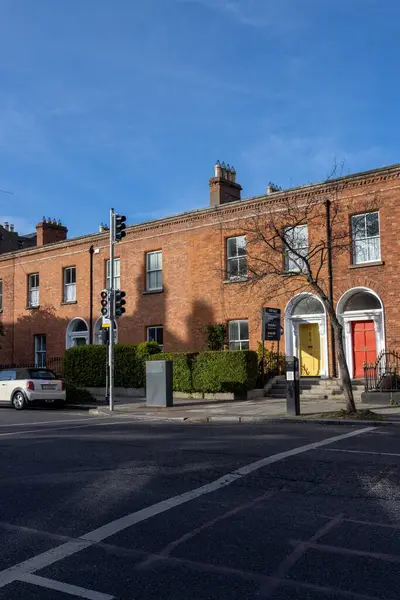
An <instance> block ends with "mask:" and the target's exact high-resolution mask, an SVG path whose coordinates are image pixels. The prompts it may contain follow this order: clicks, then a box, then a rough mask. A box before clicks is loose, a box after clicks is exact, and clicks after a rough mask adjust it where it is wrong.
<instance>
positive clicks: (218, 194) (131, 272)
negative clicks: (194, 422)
mask: <svg viewBox="0 0 400 600" xmlns="http://www.w3.org/2000/svg"><path fill="white" fill-rule="evenodd" d="M232 173H233V171H232ZM228 179H229V178H228ZM399 184H400V166H399V165H396V166H392V167H387V168H384V169H376V170H374V171H370V172H367V173H361V174H356V175H351V176H348V177H343V178H341V179H339V180H336V181H335V182H331V183H328V184H315V185H310V186H303V187H301V188H296V189H292V190H286V191H277V192H273V193H272V194H265V195H263V196H259V197H256V198H250V199H247V200H239V199H238V195H239V197H240V189H241V188H240V186H239V185H238V184H237V183H236V181H235V179H234V177H233V175H232V177H231V180H230V181H229V180H228V181H227V180H226V178H224V177H223V176H222V177H221V173H220V172H217V171H216V177H214V178H212V179H211V180H210V190H211V207H210V208H206V209H202V210H198V211H193V212H189V213H184V214H182V215H178V216H174V217H170V218H166V219H162V220H159V221H153V222H150V223H144V224H140V225H135V226H132V227H128V228H127V230H126V232H127V235H126V237H125V238H124V239H123V240H122V241H121V242H120V243H119V244H117V245H116V256H117V257H118V258H120V278H121V286H120V287H121V289H123V290H125V291H126V301H127V303H126V314H125V315H124V316H123V317H122V318H120V319H119V321H118V340H119V341H120V342H126V343H128V342H133V343H135V342H141V341H144V340H145V339H146V328H147V327H148V326H151V325H162V326H163V328H164V349H165V350H166V351H172V350H199V349H201V348H203V347H204V345H205V326H206V325H208V324H211V323H220V322H227V321H230V320H234V319H247V320H248V323H249V341H250V347H251V348H254V349H255V348H256V347H257V342H258V341H259V340H260V338H261V327H260V311H261V307H262V306H268V305H269V306H278V307H280V308H281V310H282V324H284V325H285V335H286V336H288V335H289V332H288V330H287V327H288V323H289V321H288V320H287V319H285V309H286V307H287V304H288V302H290V300H291V297H290V296H291V295H290V293H286V294H282V295H280V296H278V297H276V298H268V297H266V295H265V294H266V292H265V285H264V284H263V282H260V283H259V284H256V285H255V286H248V285H245V284H243V283H236V282H228V281H226V239H227V237H230V236H231V235H240V234H241V233H242V231H241V223H243V222H244V221H245V220H246V219H247V218H248V217H249V216H250V215H251V214H253V213H254V210H257V211H260V210H261V211H262V209H263V207H270V206H271V205H273V206H276V208H277V209H279V206H280V202H281V201H282V199H283V198H284V199H288V198H290V197H293V198H296V199H299V198H302V197H304V198H309V197H314V196H315V197H316V198H317V197H318V198H323V197H324V195H326V194H328V193H329V190H330V189H331V188H332V186H333V185H334V186H335V193H336V195H337V199H338V200H337V201H340V202H346V199H348V198H349V197H350V196H351V198H352V206H351V209H350V208H349V214H348V220H349V227H350V217H351V213H354V212H360V213H362V212H363V211H364V207H365V202H366V198H369V197H371V196H374V198H375V202H376V204H377V209H378V210H379V220H380V248H381V260H380V261H379V262H378V263H377V264H368V265H365V264H364V265H353V264H352V260H351V253H350V252H349V253H344V254H342V255H341V256H340V257H339V258H338V259H337V260H336V261H334V265H333V281H334V298H335V302H336V303H337V302H338V301H339V299H340V298H341V297H342V295H343V294H345V293H346V292H348V291H349V290H351V289H353V288H357V287H359V288H368V289H369V290H371V291H372V292H373V293H375V294H376V295H378V296H379V298H380V300H381V302H382V304H383V315H384V319H383V321H382V323H381V322H379V323H378V321H376V323H377V325H376V326H377V328H378V329H379V328H381V329H382V337H383V343H384V344H385V345H386V347H388V348H391V349H397V350H399V349H400V321H399V320H398V318H397V310H398V300H397V295H398V289H399V283H400V276H399V274H398V256H399V245H400V239H399V235H398V232H397V223H400V185H399ZM355 206H356V209H355V208H354V207H355ZM357 206H358V207H359V209H357ZM51 228H52V232H53V233H52V235H53V237H51V236H50V237H49V235H48V234H46V233H45V235H43V233H41V231H42V229H43V223H41V224H39V225H38V236H37V237H38V243H39V241H40V240H41V242H40V243H41V244H42V245H37V246H36V247H34V248H29V249H22V250H19V251H15V252H9V253H6V254H3V255H1V256H0V280H1V281H2V287H3V302H2V312H1V313H0V319H1V321H2V322H3V325H4V331H5V336H4V337H3V338H0V346H1V348H0V364H1V363H3V364H4V363H11V362H29V361H32V360H33V355H34V335H38V334H43V335H46V341H47V354H48V356H61V355H62V354H63V352H64V350H65V348H66V344H67V328H68V326H69V324H70V322H71V320H72V319H75V318H81V319H84V320H85V322H86V323H87V324H88V325H89V319H90V302H89V299H90V278H89V269H90V248H91V247H92V249H94V254H93V322H92V327H93V328H94V326H95V323H96V320H97V319H98V317H99V315H100V291H101V290H102V289H103V288H104V287H105V285H106V281H105V278H106V261H107V259H108V258H109V248H108V234H107V232H103V233H96V234H92V235H88V236H84V237H81V238H76V239H71V240H66V239H64V238H65V236H66V229H65V228H64V227H63V226H61V225H55V224H52V226H51ZM309 235H310V236H315V235H316V236H324V235H325V223H324V219H323V213H321V224H320V228H319V229H318V231H316V230H314V231H309ZM46 236H47V237H46ZM58 240H60V241H58ZM154 250H162V256H163V291H162V292H155V293H149V292H146V266H145V265H146V261H145V256H146V253H147V252H150V251H154ZM70 266H75V267H76V302H75V303H64V302H63V269H64V268H66V267H70ZM33 273H39V275H40V303H39V304H40V306H39V308H28V287H27V286H28V276H29V274H33ZM304 291H308V290H307V288H306V287H305V288H304ZM296 293H298V291H297V292H296ZM287 316H288V315H287ZM347 326H348V324H347ZM324 327H325V329H324ZM321 332H322V334H323V335H324V336H325V337H324V342H323V344H324V348H326V352H327V355H328V358H327V361H328V363H329V369H328V368H326V373H327V374H329V373H331V372H332V356H331V344H330V328H329V323H326V326H325V325H324V326H323V327H322V326H321ZM290 335H292V333H290ZM285 344H286V349H290V344H289V342H288V340H285V337H284V338H283V339H282V342H281V348H282V349H283V348H284V347H285ZM321 347H322V346H321ZM324 348H323V351H325V350H324ZM322 354H323V352H322ZM322 360H324V359H322ZM325 366H326V367H327V365H325Z"/></svg>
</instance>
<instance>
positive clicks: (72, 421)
mask: <svg viewBox="0 0 400 600" xmlns="http://www.w3.org/2000/svg"><path fill="white" fill-rule="evenodd" d="M63 414H65V413H63ZM104 418H106V419H109V418H110V417H91V416H87V417H77V418H76V419H60V420H57V421H35V422H34V423H10V424H9V425H7V424H3V425H0V427H31V426H32V425H53V424H56V425H58V424H59V423H80V422H83V421H86V420H90V421H101V420H102V419H104Z"/></svg>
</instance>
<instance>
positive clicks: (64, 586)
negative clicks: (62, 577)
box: [18, 575, 115, 600]
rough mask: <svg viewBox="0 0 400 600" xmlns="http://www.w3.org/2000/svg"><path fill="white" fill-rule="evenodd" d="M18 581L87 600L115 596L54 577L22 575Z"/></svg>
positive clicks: (111, 598) (109, 599) (101, 599)
mask: <svg viewBox="0 0 400 600" xmlns="http://www.w3.org/2000/svg"><path fill="white" fill-rule="evenodd" d="M18 581H23V582H24V583H32V584H33V585H38V586H40V587H44V588H48V589H50V590H56V591H57V592H63V593H64V594H71V596H79V597H80V598H87V599H88V600H113V598H115V596H110V595H109V594H101V593H100V592H94V591H92V590H87V589H85V588H82V587H79V586H77V585H70V584H69V583H62V582H61V581H55V580H54V579H47V578H46V577H39V575H22V576H21V577H20V578H18Z"/></svg>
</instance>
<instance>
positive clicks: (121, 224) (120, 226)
mask: <svg viewBox="0 0 400 600" xmlns="http://www.w3.org/2000/svg"><path fill="white" fill-rule="evenodd" d="M125 221H126V217H125V216H124V215H119V214H118V213H116V215H115V241H116V242H119V241H121V240H122V238H123V237H125V236H126V231H125V229H126V225H125Z"/></svg>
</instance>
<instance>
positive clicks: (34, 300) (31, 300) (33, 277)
mask: <svg viewBox="0 0 400 600" xmlns="http://www.w3.org/2000/svg"><path fill="white" fill-rule="evenodd" d="M39 286H40V280H39V273H30V274H29V275H28V306H29V307H30V308H36V307H38V306H39V302H40V295H39V294H40V288H39Z"/></svg>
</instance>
